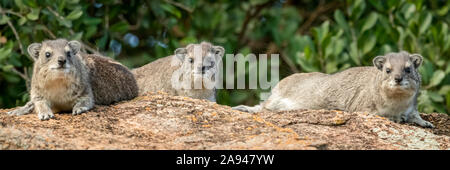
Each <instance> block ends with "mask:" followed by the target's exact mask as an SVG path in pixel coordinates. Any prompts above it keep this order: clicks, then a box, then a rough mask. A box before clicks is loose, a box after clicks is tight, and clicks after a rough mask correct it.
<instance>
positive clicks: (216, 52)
mask: <svg viewBox="0 0 450 170" xmlns="http://www.w3.org/2000/svg"><path fill="white" fill-rule="evenodd" d="M213 49H214V56H215V57H216V60H220V59H222V57H223V54H224V53H225V49H224V48H223V47H221V46H214V47H213Z"/></svg>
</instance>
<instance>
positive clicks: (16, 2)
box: [14, 0, 26, 9]
mask: <svg viewBox="0 0 450 170" xmlns="http://www.w3.org/2000/svg"><path fill="white" fill-rule="evenodd" d="M14 3H15V4H16V5H17V7H19V8H20V9H24V8H26V6H25V4H23V1H22V0H14Z"/></svg>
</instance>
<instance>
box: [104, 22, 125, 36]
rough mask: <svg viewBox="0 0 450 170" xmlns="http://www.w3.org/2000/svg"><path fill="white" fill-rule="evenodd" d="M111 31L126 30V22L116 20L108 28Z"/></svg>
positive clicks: (121, 31) (120, 31)
mask: <svg viewBox="0 0 450 170" xmlns="http://www.w3.org/2000/svg"><path fill="white" fill-rule="evenodd" d="M109 29H110V30H111V31H112V32H119V33H124V32H126V31H128V23H126V22H125V21H121V22H118V23H116V24H114V25H112V26H111V27H110V28H109Z"/></svg>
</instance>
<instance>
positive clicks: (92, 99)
mask: <svg viewBox="0 0 450 170" xmlns="http://www.w3.org/2000/svg"><path fill="white" fill-rule="evenodd" d="M80 49H81V43H80V42H78V41H67V40H65V39H57V40H47V41H43V42H42V43H33V44H31V45H30V46H29V47H28V53H29V54H30V56H32V57H34V58H35V59H36V61H35V63H34V68H33V77H32V81H31V90H30V97H31V100H30V101H29V102H28V103H27V104H26V105H25V106H23V107H21V108H19V109H16V110H14V111H11V112H9V114H12V115H23V114H28V113H30V112H31V111H32V110H35V112H37V114H38V117H39V119H41V120H47V119H50V118H53V117H54V114H53V113H55V112H60V111H72V113H73V114H74V115H76V114H80V113H83V112H86V111H88V110H90V109H92V108H93V106H94V104H111V103H113V102H118V101H122V100H129V99H132V98H134V97H136V96H137V94H138V87H137V84H136V80H135V79H134V76H133V74H132V73H131V72H130V71H129V70H128V69H127V68H126V67H125V66H123V65H121V64H120V63H117V62H115V61H113V60H111V59H109V58H106V57H103V56H99V55H91V54H85V53H83V52H81V51H80Z"/></svg>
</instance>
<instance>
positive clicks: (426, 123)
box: [419, 120, 434, 128]
mask: <svg viewBox="0 0 450 170" xmlns="http://www.w3.org/2000/svg"><path fill="white" fill-rule="evenodd" d="M419 125H420V126H422V127H425V128H434V125H433V124H432V123H430V122H428V121H425V120H424V121H423V122H422V123H421V124H419Z"/></svg>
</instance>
